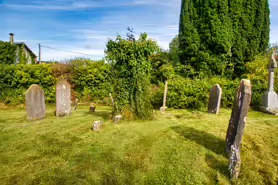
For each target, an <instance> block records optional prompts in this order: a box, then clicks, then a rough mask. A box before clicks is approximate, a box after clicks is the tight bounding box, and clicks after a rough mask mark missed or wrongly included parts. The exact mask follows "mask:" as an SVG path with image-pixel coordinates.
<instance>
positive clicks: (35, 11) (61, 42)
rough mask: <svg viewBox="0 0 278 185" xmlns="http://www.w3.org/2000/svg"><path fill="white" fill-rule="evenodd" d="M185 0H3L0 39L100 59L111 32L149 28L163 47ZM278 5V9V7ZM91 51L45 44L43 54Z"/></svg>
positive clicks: (275, 38)
mask: <svg viewBox="0 0 278 185" xmlns="http://www.w3.org/2000/svg"><path fill="white" fill-rule="evenodd" d="M269 3H270V9H271V33H270V41H271V42H272V43H274V42H278V0H269ZM180 4H181V0H0V17H1V20H0V25H1V29H0V40H4V41H8V39H9V35H8V34H9V33H10V32H13V33H14V34H15V41H16V42H20V41H23V42H25V43H26V44H27V45H28V46H29V47H30V48H31V49H32V50H33V51H34V52H35V53H36V54H37V53H38V46H37V44H38V43H41V44H42V45H45V46H49V47H53V48H59V49H62V50H70V51H75V52H80V53H86V54H90V55H93V56H92V57H90V58H92V59H101V58H102V57H103V56H104V49H105V45H106V42H107V40H108V38H112V39H114V38H115V37H116V35H117V33H119V34H120V35H122V36H125V34H126V28H127V27H128V26H130V27H132V28H134V30H135V32H136V35H139V34H140V33H141V32H147V33H148V35H149V36H150V37H151V38H153V39H155V40H156V41H157V42H158V44H159V45H160V46H161V47H162V48H163V49H168V45H169V42H170V41H171V40H172V38H173V37H174V36H175V35H177V33H178V23H179V12H180ZM275 10H276V11H275ZM72 57H88V56H82V55H78V54H72V53H66V52H62V51H56V50H50V49H47V48H42V60H52V59H56V60H63V59H69V58H72Z"/></svg>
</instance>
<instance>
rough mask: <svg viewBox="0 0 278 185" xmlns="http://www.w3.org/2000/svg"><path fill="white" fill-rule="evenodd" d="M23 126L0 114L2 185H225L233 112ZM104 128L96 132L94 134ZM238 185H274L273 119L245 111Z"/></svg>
mask: <svg viewBox="0 0 278 185" xmlns="http://www.w3.org/2000/svg"><path fill="white" fill-rule="evenodd" d="M88 109H89V107H88V106H79V107H78V109H77V110H76V111H74V112H73V113H72V115H71V116H70V117H64V118H56V117H54V114H53V111H54V110H55V107H52V106H47V118H46V119H43V120H39V121H32V122H28V121H26V112H25V109H20V108H13V109H5V110H3V109H2V110H0V129H1V134H0V142H1V145H0V172H1V173H0V182H1V183H0V184H59V185H61V184H67V185H68V184H113V185H116V184H167V185H168V184H194V185H195V184H230V181H229V172H228V164H229V162H228V159H227V155H226V153H225V136H226V131H227V127H228V122H229V118H230V114H231V110H227V109H221V111H220V115H211V114H207V113H206V112H201V111H190V110H169V111H168V112H167V113H169V114H171V116H166V115H162V114H160V113H159V112H156V114H155V119H153V120H150V121H136V122H122V123H120V124H119V125H115V124H113V123H112V122H111V121H109V115H110V108H109V107H97V110H96V112H95V113H89V112H88ZM101 119H102V120H104V121H105V123H104V125H103V128H102V130H101V131H99V132H94V131H92V130H91V125H92V123H93V122H94V121H96V120H101ZM241 157H242V168H241V173H240V176H239V179H238V180H237V181H236V182H235V184H242V185H246V184H252V185H254V184H274V185H276V184H277V183H278V171H277V168H278V117H275V116H270V115H266V114H263V113H260V112H256V111H250V112H249V117H248V120H247V125H246V127H245V133H244V136H243V143H242V152H241Z"/></svg>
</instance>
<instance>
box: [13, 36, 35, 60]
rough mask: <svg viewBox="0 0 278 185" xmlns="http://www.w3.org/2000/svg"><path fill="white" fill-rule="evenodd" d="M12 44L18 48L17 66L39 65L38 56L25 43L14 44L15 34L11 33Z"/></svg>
mask: <svg viewBox="0 0 278 185" xmlns="http://www.w3.org/2000/svg"><path fill="white" fill-rule="evenodd" d="M10 43H11V44H15V45H16V46H17V50H16V61H15V62H16V63H17V64H18V63H22V64H37V56H36V54H35V53H34V52H33V51H32V50H31V49H30V48H29V47H28V46H27V45H26V44H25V43H24V42H14V34H13V33H10Z"/></svg>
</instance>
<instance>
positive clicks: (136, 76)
mask: <svg viewBox="0 0 278 185" xmlns="http://www.w3.org/2000/svg"><path fill="white" fill-rule="evenodd" d="M128 30H129V32H128V34H127V38H122V37H121V36H119V35H118V36H117V38H116V40H115V41H114V40H109V41H108V43H107V45H106V47H107V49H106V50H105V53H106V55H107V56H106V59H107V60H108V62H109V63H110V64H111V66H112V84H113V87H112V89H113V90H112V95H113V98H114V100H115V106H114V114H117V113H121V114H123V116H124V117H125V118H126V119H136V118H140V119H146V118H149V117H151V115H152V106H151V102H150V96H149V91H150V79H151V70H152V65H151V63H150V62H149V57H150V56H151V55H152V54H154V53H155V52H157V51H159V47H158V45H157V43H156V42H155V41H153V40H151V39H147V37H148V35H147V34H146V33H143V34H141V35H140V37H139V39H138V40H136V39H135V37H134V35H133V30H131V29H128Z"/></svg>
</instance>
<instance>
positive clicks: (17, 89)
mask: <svg viewBox="0 0 278 185" xmlns="http://www.w3.org/2000/svg"><path fill="white" fill-rule="evenodd" d="M110 73H111V70H110V66H109V65H108V64H105V63H104V62H103V61H100V62H93V61H91V60H84V59H75V60H72V61H71V62H70V63H69V64H40V65H22V64H19V65H1V66H0V89H1V90H0V101H1V102H4V103H5V104H13V105H17V104H22V103H25V94H24V93H25V92H26V90H27V89H28V88H29V87H30V86H31V85H32V84H38V85H40V86H41V87H42V89H43V90H44V92H45V100H46V102H47V103H54V102H55V93H56V82H57V81H59V80H61V79H66V80H67V81H69V83H70V84H71V87H72V92H71V94H72V96H75V97H77V98H78V99H81V100H85V101H95V102H98V103H105V104H107V97H109V93H110V92H111V84H110Z"/></svg>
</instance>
